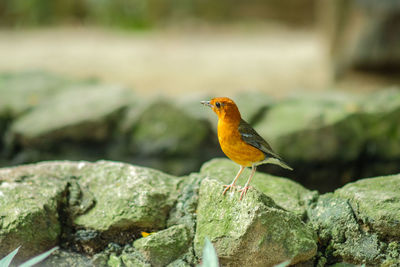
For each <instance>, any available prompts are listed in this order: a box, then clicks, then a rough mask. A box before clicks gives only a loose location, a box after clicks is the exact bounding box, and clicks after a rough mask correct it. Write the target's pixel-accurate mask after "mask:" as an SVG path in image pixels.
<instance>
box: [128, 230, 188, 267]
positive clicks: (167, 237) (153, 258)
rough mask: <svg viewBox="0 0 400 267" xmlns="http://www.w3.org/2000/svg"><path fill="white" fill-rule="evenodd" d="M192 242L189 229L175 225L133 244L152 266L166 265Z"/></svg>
mask: <svg viewBox="0 0 400 267" xmlns="http://www.w3.org/2000/svg"><path fill="white" fill-rule="evenodd" d="M190 242H191V239H190V231H189V229H188V228H187V227H186V226H185V225H175V226H171V227H169V228H167V229H165V230H162V231H159V232H157V233H154V234H152V235H150V236H148V237H144V238H141V239H138V240H136V241H135V242H134V243H133V245H134V247H135V248H136V249H137V250H138V251H140V252H141V253H142V254H143V255H144V257H145V258H146V259H147V260H148V261H149V262H150V263H151V265H152V266H165V265H167V264H169V263H170V262H172V261H174V260H176V259H177V258H178V257H179V256H181V255H182V254H183V253H184V252H185V251H187V250H188V246H189V244H190Z"/></svg>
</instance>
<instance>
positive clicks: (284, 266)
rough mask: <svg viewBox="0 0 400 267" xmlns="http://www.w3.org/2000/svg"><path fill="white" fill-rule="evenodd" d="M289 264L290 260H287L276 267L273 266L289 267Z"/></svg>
mask: <svg viewBox="0 0 400 267" xmlns="http://www.w3.org/2000/svg"><path fill="white" fill-rule="evenodd" d="M290 262H291V260H287V261H284V262H281V263H279V264H277V265H274V267H286V266H289V264H290Z"/></svg>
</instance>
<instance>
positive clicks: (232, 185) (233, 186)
mask: <svg viewBox="0 0 400 267" xmlns="http://www.w3.org/2000/svg"><path fill="white" fill-rule="evenodd" d="M224 187H226V188H225V190H224V192H222V195H225V193H226V192H227V191H228V190H230V189H231V188H235V185H234V184H228V185H224Z"/></svg>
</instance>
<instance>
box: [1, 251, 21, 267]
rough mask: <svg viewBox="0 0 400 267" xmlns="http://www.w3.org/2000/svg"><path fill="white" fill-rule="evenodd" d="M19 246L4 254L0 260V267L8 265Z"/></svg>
mask: <svg viewBox="0 0 400 267" xmlns="http://www.w3.org/2000/svg"><path fill="white" fill-rule="evenodd" d="M20 247H21V246H19V247H17V248H16V249H15V250H14V251H13V252H11V253H10V254H8V255H7V256H5V257H4V258H2V259H1V260H0V267H8V266H10V263H11V261H12V260H13V258H14V257H15V255H16V254H17V253H18V250H19V248H20Z"/></svg>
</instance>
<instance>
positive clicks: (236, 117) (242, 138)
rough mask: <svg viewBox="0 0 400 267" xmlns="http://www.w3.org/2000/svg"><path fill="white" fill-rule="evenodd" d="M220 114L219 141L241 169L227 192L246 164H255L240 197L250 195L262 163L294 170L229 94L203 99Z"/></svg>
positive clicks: (226, 189)
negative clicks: (248, 193)
mask: <svg viewBox="0 0 400 267" xmlns="http://www.w3.org/2000/svg"><path fill="white" fill-rule="evenodd" d="M201 103H202V104H203V105H205V106H209V107H211V109H212V110H213V111H214V112H215V113H216V114H217V115H218V140H219V144H220V146H221V149H222V151H223V152H224V153H225V155H226V156H227V157H228V158H230V159H231V160H233V161H234V162H236V163H237V164H239V165H240V169H239V172H238V173H237V174H236V177H235V178H234V179H233V181H232V183H231V184H229V185H224V187H226V188H225V190H224V192H223V193H222V194H223V195H224V194H225V193H226V192H227V191H228V190H229V189H231V188H233V187H234V186H235V183H236V180H237V179H238V178H239V176H240V174H241V173H242V172H243V170H244V168H245V167H250V166H251V174H250V177H249V179H248V180H247V182H246V185H245V186H244V188H242V189H240V190H239V191H240V192H241V194H240V199H239V200H242V198H243V197H244V196H245V195H246V192H247V190H248V189H249V184H250V181H251V178H252V177H253V176H254V173H255V172H256V168H257V166H258V165H260V164H265V163H272V164H276V165H279V166H281V167H282V168H285V169H289V170H293V169H292V168H291V167H289V165H287V164H286V163H285V162H284V161H283V160H282V159H281V157H279V156H278V155H277V154H276V153H275V152H274V151H273V150H272V148H271V146H270V145H269V144H268V143H267V141H265V140H264V139H263V138H262V137H261V136H260V135H259V134H258V133H257V132H256V131H255V130H254V129H253V128H252V127H251V126H250V124H248V123H247V122H245V121H244V120H243V119H242V117H241V116H240V112H239V109H238V107H237V106H236V104H235V102H233V101H232V100H231V99H229V98H227V97H217V98H213V99H211V100H210V101H201Z"/></svg>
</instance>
